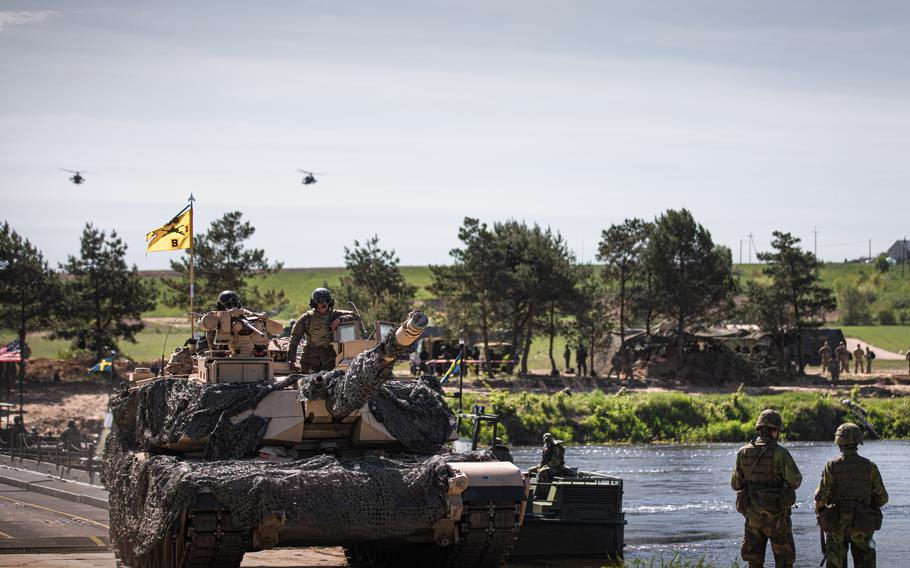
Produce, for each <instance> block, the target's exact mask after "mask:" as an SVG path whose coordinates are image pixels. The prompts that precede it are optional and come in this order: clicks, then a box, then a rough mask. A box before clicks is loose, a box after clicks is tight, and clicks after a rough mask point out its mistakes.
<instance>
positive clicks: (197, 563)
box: [162, 493, 250, 568]
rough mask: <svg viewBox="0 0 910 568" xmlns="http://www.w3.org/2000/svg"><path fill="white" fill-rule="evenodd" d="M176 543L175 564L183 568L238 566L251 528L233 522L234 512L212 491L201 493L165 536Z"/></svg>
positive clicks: (170, 541)
mask: <svg viewBox="0 0 910 568" xmlns="http://www.w3.org/2000/svg"><path fill="white" fill-rule="evenodd" d="M162 542H163V543H169V544H168V545H167V546H166V547H164V548H167V549H168V550H169V549H170V548H171V547H173V552H172V553H170V552H166V553H165V554H166V555H167V554H172V555H173V558H174V561H175V566H178V567H180V568H238V567H239V566H240V563H241V562H242V561H243V554H244V552H246V549H247V547H248V545H249V542H250V534H249V532H248V531H244V530H242V529H241V528H240V527H238V526H236V525H235V524H234V523H233V520H232V517H231V512H230V511H229V510H227V509H226V508H225V507H223V506H222V505H221V504H220V503H219V502H218V500H217V499H215V498H214V497H213V496H212V495H211V494H210V493H200V494H199V495H198V496H197V497H196V502H195V503H194V504H193V506H192V507H190V508H189V509H188V510H187V511H185V512H184V514H183V515H182V518H181V522H178V528H177V530H176V531H175V533H174V535H173V536H169V538H165V539H164V540H163V541H162Z"/></svg>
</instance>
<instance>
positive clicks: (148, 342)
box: [0, 325, 189, 363]
mask: <svg viewBox="0 0 910 568" xmlns="http://www.w3.org/2000/svg"><path fill="white" fill-rule="evenodd" d="M167 329H168V325H149V326H147V327H146V329H144V330H142V331H140V332H139V333H138V334H137V337H136V339H137V343H135V344H133V343H129V342H127V341H121V342H120V350H121V352H122V353H123V354H124V355H126V356H127V357H129V358H130V359H132V360H134V361H140V362H146V363H149V362H152V361H157V360H158V359H159V358H160V357H161V350H162V348H164V358H165V360H167V357H168V355H169V354H170V353H171V352H172V351H173V350H174V347H177V346H180V345H183V342H184V341H186V339H187V337H189V327H188V326H186V325H183V326H179V325H175V326H174V327H173V328H172V329H171V332H170V334H168V333H167ZM12 337H13V334H12V333H9V332H3V333H0V341H3V342H7V341H9V340H10V339H12ZM165 337H166V338H167V344H166V345H165ZM28 344H29V346H30V347H31V348H32V358H35V359H37V358H47V359H61V358H65V357H67V356H68V355H69V349H70V343H69V341H65V340H62V339H55V340H51V339H48V338H47V336H46V335H45V334H41V335H38V334H35V335H31V334H30V335H29V337H28Z"/></svg>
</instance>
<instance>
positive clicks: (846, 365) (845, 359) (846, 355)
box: [834, 341, 850, 373]
mask: <svg viewBox="0 0 910 568" xmlns="http://www.w3.org/2000/svg"><path fill="white" fill-rule="evenodd" d="M834 354H835V355H836V356H837V362H838V363H840V372H841V373H849V372H850V350H849V349H847V342H846V341H841V342H840V345H838V346H837V349H835V350H834Z"/></svg>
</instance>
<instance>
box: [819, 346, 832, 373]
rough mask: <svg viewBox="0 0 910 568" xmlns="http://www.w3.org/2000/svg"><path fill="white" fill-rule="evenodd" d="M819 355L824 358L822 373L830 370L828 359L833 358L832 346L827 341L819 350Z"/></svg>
mask: <svg viewBox="0 0 910 568" xmlns="http://www.w3.org/2000/svg"><path fill="white" fill-rule="evenodd" d="M818 355H819V356H820V357H821V358H822V373H824V372H825V371H827V370H828V361H830V360H831V346H830V345H828V342H827V341H825V344H824V345H822V348H821V349H819V350H818Z"/></svg>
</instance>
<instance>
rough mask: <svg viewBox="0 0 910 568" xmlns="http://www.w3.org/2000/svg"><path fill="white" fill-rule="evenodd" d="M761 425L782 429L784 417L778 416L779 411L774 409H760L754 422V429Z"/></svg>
mask: <svg viewBox="0 0 910 568" xmlns="http://www.w3.org/2000/svg"><path fill="white" fill-rule="evenodd" d="M762 426H764V427H766V428H774V429H775V430H783V429H784V419H783V418H781V417H780V413H779V412H778V411H776V410H762V411H761V414H759V415H758V420H757V421H756V422H755V429H756V430H757V429H759V428H761V427H762Z"/></svg>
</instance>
